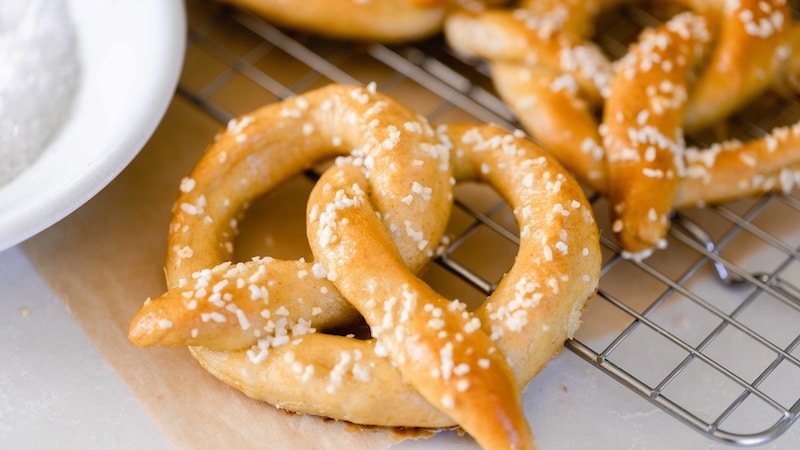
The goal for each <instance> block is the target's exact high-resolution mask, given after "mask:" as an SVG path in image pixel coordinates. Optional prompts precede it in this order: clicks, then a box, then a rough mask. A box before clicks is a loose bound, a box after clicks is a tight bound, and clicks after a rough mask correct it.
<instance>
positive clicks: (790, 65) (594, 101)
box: [444, 0, 800, 259]
mask: <svg viewBox="0 0 800 450" xmlns="http://www.w3.org/2000/svg"><path fill="white" fill-rule="evenodd" d="M622 3H636V2H632V1H630V0H627V1H626V0H588V1H575V0H570V1H561V0H536V1H534V0H531V1H524V2H522V4H521V5H518V7H516V8H514V9H485V10H480V11H470V10H467V9H462V10H460V11H457V12H454V13H452V14H450V15H449V16H448V18H447V20H446V22H445V24H444V29H445V36H446V37H447V39H448V42H449V43H450V45H451V46H452V47H453V48H454V49H455V50H456V51H457V52H460V53H461V54H463V55H465V56H467V57H477V58H483V59H486V60H487V61H488V62H489V65H490V67H491V74H492V77H493V82H494V84H495V86H496V88H497V90H498V92H499V94H500V96H501V97H502V98H503V99H504V100H505V102H506V103H507V104H508V106H509V107H510V109H511V110H512V111H513V112H514V113H515V115H516V116H517V117H518V118H519V120H520V122H521V123H522V124H523V127H524V128H525V129H526V131H528V132H529V133H530V134H531V136H532V137H533V138H534V139H535V140H536V141H537V142H539V143H541V144H542V145H543V147H545V148H546V149H547V150H548V151H550V152H552V153H553V154H554V155H556V157H557V158H558V159H559V160H560V161H561V162H562V163H563V164H564V165H565V166H566V167H567V168H568V169H569V170H570V171H571V172H572V173H573V174H574V175H575V176H576V177H577V178H578V179H579V180H580V181H581V182H583V183H584V184H585V185H587V186H588V187H590V188H592V189H594V190H595V191H598V192H601V193H604V194H606V195H607V197H608V198H609V201H610V205H611V207H610V214H611V220H612V222H611V223H612V229H613V231H614V232H615V233H616V235H617V237H618V240H619V242H620V244H621V246H622V249H623V250H624V253H623V254H624V255H625V256H628V257H631V258H637V259H638V258H645V257H647V256H649V255H650V254H651V253H652V251H653V250H654V249H656V248H659V247H663V246H664V245H666V240H665V237H666V233H667V229H668V227H669V217H670V213H671V212H672V211H673V210H674V209H675V208H680V207H690V206H703V205H707V204H711V203H719V202H724V201H728V200H732V199H737V198H741V197H745V196H750V195H755V194H761V193H765V192H769V191H783V192H788V191H790V190H791V189H792V188H793V186H795V185H796V184H797V183H798V181H799V180H800V125H793V126H783V127H779V128H775V129H774V130H772V131H771V132H770V133H769V134H767V135H765V136H763V137H760V138H757V139H753V140H751V141H748V142H740V141H735V140H729V141H726V142H718V143H713V144H711V145H709V146H707V147H706V148H698V147H693V146H689V145H687V144H686V142H685V139H684V134H685V133H691V132H693V131H697V130H702V129H708V128H709V127H712V126H714V125H715V124H717V123H718V122H719V121H721V120H723V119H725V118H727V117H729V116H730V115H731V114H732V113H734V112H736V111H737V110H738V109H740V108H742V107H743V106H745V105H747V103H748V102H751V101H753V100H754V99H755V98H757V97H758V96H760V95H762V94H763V93H764V92H765V91H767V90H768V89H782V90H786V89H791V90H794V91H795V92H796V88H797V83H796V75H797V73H798V72H797V69H798V67H800V66H798V65H797V64H798V61H797V59H798V58H797V52H796V51H793V50H794V47H796V46H797V44H796V43H797V42H800V41H798V40H797V36H798V31H797V29H796V28H797V27H796V26H793V25H792V23H791V14H790V11H789V9H788V6H787V5H786V2H785V0H737V1H725V0H710V1H706V0H696V1H695V0H681V1H665V2H655V3H658V4H661V5H662V6H663V4H671V6H674V7H679V8H681V9H682V10H685V12H681V13H677V14H675V15H674V16H672V17H671V18H670V19H669V20H668V21H666V22H665V23H663V24H662V25H660V26H657V27H652V28H646V29H645V30H644V31H643V32H642V33H641V34H640V36H639V38H638V41H637V42H635V43H634V44H633V45H632V46H631V47H630V48H629V49H628V52H627V53H626V54H625V55H624V56H623V57H622V58H621V59H619V60H617V61H613V62H612V61H610V60H609V58H608V57H607V56H606V55H604V54H603V53H602V51H601V50H600V49H599V47H598V46H597V45H596V44H594V43H593V42H592V41H591V38H592V37H593V33H594V31H593V30H594V29H593V25H594V21H595V20H596V18H597V16H598V15H599V14H600V13H602V12H603V11H604V10H607V9H609V8H613V7H616V6H618V5H620V4H622ZM638 3H652V2H638ZM598 117H599V118H598ZM704 147H705V146H704Z"/></svg>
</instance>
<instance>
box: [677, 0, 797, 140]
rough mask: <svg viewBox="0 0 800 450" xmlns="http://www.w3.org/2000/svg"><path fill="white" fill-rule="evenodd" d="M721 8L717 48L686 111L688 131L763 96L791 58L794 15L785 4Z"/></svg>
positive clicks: (746, 2) (775, 0)
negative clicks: (790, 28) (790, 24)
mask: <svg viewBox="0 0 800 450" xmlns="http://www.w3.org/2000/svg"><path fill="white" fill-rule="evenodd" d="M691 3H698V2H691ZM718 9H719V10H720V11H719V12H718V14H719V15H720V17H719V18H718V19H717V21H718V22H719V23H720V25H719V30H718V32H717V33H715V34H716V35H717V37H716V40H715V46H714V49H713V52H712V54H711V55H710V59H709V61H708V62H707V63H706V65H705V67H704V70H702V71H701V72H700V75H699V77H698V79H697V80H696V81H695V82H694V83H693V86H692V88H691V92H690V96H689V104H688V105H687V107H686V115H685V118H684V124H685V126H686V130H687V131H689V132H691V131H694V130H698V129H702V128H706V127H708V126H710V125H712V124H714V123H718V122H720V121H721V120H724V119H726V118H727V117H728V116H730V114H731V113H733V112H734V111H736V110H738V109H740V108H741V107H742V106H744V105H746V104H747V103H748V102H750V101H752V100H753V99H754V98H756V97H757V96H758V95H760V94H762V93H763V92H764V91H765V90H767V89H768V88H769V87H770V85H771V84H772V83H773V79H774V78H775V77H776V76H777V74H778V73H779V72H780V69H779V68H780V67H781V66H782V65H783V64H784V62H785V59H786V58H787V55H788V45H787V40H788V32H789V31H788V30H789V22H790V18H791V12H790V11H789V6H788V5H787V3H786V1H785V0H766V1H765V0H740V1H737V2H734V3H730V4H725V6H723V7H721V8H718ZM712 20H713V19H712Z"/></svg>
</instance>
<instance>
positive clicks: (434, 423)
mask: <svg viewBox="0 0 800 450" xmlns="http://www.w3.org/2000/svg"><path fill="white" fill-rule="evenodd" d="M331 105H336V106H335V107H333V106H331ZM301 111H302V113H301ZM322 111H324V112H322ZM300 116H303V117H304V122H303V123H305V124H308V123H313V124H314V131H315V133H303V132H302V131H300V132H298V131H297V130H295V129H294V127H295V126H299V128H300V130H302V129H303V126H302V124H301V123H300V122H299V121H298V120H299V119H298V120H295V119H297V118H298V117H300ZM248 117H252V119H246V118H245V119H241V120H240V121H239V122H235V123H234V124H233V125H232V126H230V127H229V129H228V130H227V131H226V132H224V133H223V134H222V135H221V136H220V137H219V138H218V139H217V141H216V142H215V143H214V145H212V146H211V148H210V149H209V150H208V152H207V153H206V154H205V155H204V156H203V158H202V159H201V161H200V162H199V163H198V165H197V167H196V168H195V170H194V171H193V173H192V175H191V176H190V178H189V179H191V180H194V182H193V183H191V182H187V181H184V183H183V184H184V188H183V189H182V193H181V194H180V196H179V199H178V202H177V205H178V206H177V207H176V209H175V212H174V216H173V223H172V226H171V232H170V246H169V248H168V254H169V257H168V265H167V278H168V285H169V290H168V292H167V293H166V294H165V295H163V296H162V297H160V298H158V299H154V300H150V301H148V302H146V303H145V305H143V307H142V309H141V310H140V312H139V314H138V315H137V317H136V318H134V320H133V322H132V324H131V329H130V337H131V339H132V340H133V341H134V342H135V343H137V344H139V345H178V346H189V347H190V349H191V352H192V354H193V355H194V357H195V358H196V359H197V360H198V361H199V362H200V364H201V365H202V366H203V367H204V368H205V369H207V370H208V371H209V372H210V373H212V374H213V375H214V376H216V377H217V378H219V379H221V380H222V381H224V382H226V383H228V384H230V385H232V386H234V387H235V388H237V389H239V390H241V391H242V392H244V393H245V394H247V395H248V396H250V397H253V398H256V399H259V400H264V401H267V402H269V403H271V404H273V405H275V406H277V407H280V408H286V409H289V410H292V411H296V412H303V413H311V414H317V415H322V416H327V417H333V418H337V419H342V420H348V421H352V422H356V423H363V424H371V425H386V426H404V427H426V428H441V427H448V426H453V425H460V426H461V427H463V428H464V429H465V430H466V431H467V432H469V433H470V434H472V435H473V436H474V437H475V438H476V440H477V441H478V442H479V443H480V444H481V445H482V446H484V447H485V448H532V447H533V446H534V443H533V437H532V434H531V432H530V429H529V426H528V424H527V422H526V419H525V417H524V414H523V413H522V407H521V400H520V387H521V386H524V385H525V384H527V383H528V382H529V381H530V380H531V378H532V377H533V376H535V375H536V373H538V372H539V370H541V368H542V367H543V366H544V365H545V364H546V363H547V361H548V360H549V359H550V358H551V357H552V356H553V355H554V354H556V353H557V352H558V351H559V350H560V349H561V347H562V346H563V343H564V340H565V339H567V338H568V337H570V336H571V335H572V334H573V333H574V332H575V330H576V329H577V327H578V324H579V318H580V314H581V312H582V309H583V307H584V304H585V302H586V301H587V299H588V298H590V297H591V296H592V295H593V293H594V292H595V290H596V288H597V281H598V279H599V268H600V249H599V240H598V235H597V234H598V232H597V227H596V225H595V222H594V218H593V215H592V211H591V207H590V205H589V204H588V202H587V201H586V199H585V197H584V195H583V193H582V191H581V189H580V187H579V186H578V185H577V183H576V182H575V181H574V180H573V179H572V178H571V177H570V176H569V175H568V174H567V173H566V172H565V171H564V169H563V168H562V167H561V166H560V165H559V164H558V163H557V162H555V160H553V159H552V158H551V157H550V156H549V155H547V154H546V153H544V152H543V151H542V150H541V149H540V148H538V147H537V146H536V145H534V144H533V143H532V142H530V141H528V140H526V139H524V138H522V137H519V136H515V135H512V134H509V133H507V132H505V131H503V130H500V129H498V128H495V127H491V126H472V125H454V126H450V127H442V129H441V130H440V132H439V133H438V134H435V133H433V132H432V130H431V129H430V127H429V126H428V124H427V123H426V122H425V121H424V119H421V118H417V117H416V116H415V115H413V114H410V113H409V112H408V111H407V110H405V109H404V108H402V107H401V106H400V105H398V104H397V103H396V102H394V101H392V100H391V99H389V98H388V97H385V96H381V95H380V94H377V93H374V92H370V91H369V90H366V89H362V88H350V87H342V86H336V85H333V86H331V87H327V88H323V89H320V90H317V91H312V92H309V93H307V94H304V95H302V96H299V97H298V98H295V99H291V100H287V101H285V102H282V103H279V104H276V105H272V106H269V107H265V108H263V109H261V110H259V111H257V112H255V113H254V114H252V115H250V116H248ZM310 120H312V121H311V122H309V121H310ZM376 121H377V122H376ZM242 123H246V125H245V126H241V125H239V126H237V124H242ZM290 126H291V127H290ZM348 127H349V128H352V130H351V131H345V130H344V129H343V128H348ZM289 128H291V129H292V130H293V131H288V129H289ZM325 129H328V130H337V133H334V135H335V136H337V137H341V138H342V145H340V146H333V147H335V148H336V149H335V150H331V147H332V146H331V143H330V135H327V136H326V132H325V131H324V130H325ZM307 131H308V130H307ZM298 133H299V135H298ZM317 133H319V134H320V135H321V136H317V135H316V134H317ZM242 135H244V136H245V137H237V136H242ZM312 135H313V137H312ZM357 135H363V136H365V137H363V138H361V139H356V136H357ZM301 136H302V137H301ZM297 139H300V141H298V140H297ZM298 143H301V144H302V145H301V147H302V148H294V147H292V148H293V150H292V151H291V152H289V151H288V150H287V149H288V148H289V146H294V145H298ZM353 144H355V147H357V148H358V150H353V151H350V152H349V153H348V156H347V157H345V158H339V159H338V160H337V161H336V162H335V163H334V164H333V165H332V166H331V167H330V168H328V169H327V170H326V171H325V172H324V173H323V174H322V176H321V177H320V179H319V181H318V182H317V184H316V186H315V187H314V189H313V191H312V193H311V196H310V198H309V206H308V214H307V233H308V237H309V243H310V245H311V248H312V253H313V255H314V262H303V261H277V260H273V259H270V258H257V259H255V260H253V261H249V262H242V263H231V262H224V261H227V259H226V258H228V257H229V251H230V248H229V247H230V246H229V245H225V244H220V243H215V244H206V242H212V241H213V242H218V240H219V239H221V238H229V234H230V233H231V230H230V229H228V228H225V227H219V226H218V224H219V223H220V220H222V221H223V222H226V221H227V219H228V218H229V217H232V216H230V215H231V214H232V213H231V212H230V209H236V208H234V207H233V206H232V205H244V204H246V203H247V202H248V201H250V200H252V199H253V198H254V197H255V196H257V195H260V194H261V193H263V192H265V191H266V190H268V189H270V188H271V187H274V186H275V185H276V183H278V182H279V180H285V179H286V178H287V177H288V176H290V174H291V173H294V172H296V171H297V170H300V168H302V167H306V166H307V165H308V164H310V162H308V160H307V158H308V157H309V155H313V156H315V157H316V156H318V155H321V154H323V153H325V154H328V152H333V153H341V149H343V148H351V147H352V146H354V145H353ZM308 146H311V147H314V146H319V147H324V148H325V150H324V151H323V150H320V149H319V148H317V149H316V150H313V149H312V148H311V147H308ZM267 154H269V155H270V156H269V158H271V159H270V160H269V161H270V164H266V162H267V160H266V157H267V156H266V155H267ZM259 155H263V157H264V158H265V159H263V161H262V160H261V156H259ZM390 155H391V156H390ZM395 158H397V159H395ZM281 159H283V160H284V161H283V162H281ZM301 161H302V162H301ZM262 162H263V164H262ZM218 164H221V165H222V166H224V167H223V168H218ZM212 167H213V169H212ZM287 167H290V168H292V170H293V171H294V172H292V171H286V168H287ZM278 169H280V170H282V171H284V172H282V173H281V174H272V173H271V172H273V171H274V170H278ZM250 170H253V171H254V173H253V174H252V176H250V177H249V178H242V177H243V176H245V175H247V174H249V173H250ZM255 172H257V173H258V174H259V175H260V176H256V173H255ZM451 176H455V177H456V179H458V180H459V181H469V180H482V181H486V182H489V183H491V184H492V186H494V187H495V189H496V190H497V191H498V192H499V193H500V194H501V195H502V196H503V197H504V198H506V200H507V201H508V202H509V204H510V206H511V207H512V208H513V211H514V215H515V218H516V219H517V222H518V224H519V226H520V240H521V242H520V249H519V255H518V257H517V260H516V261H515V263H514V266H513V267H512V268H511V269H510V271H509V272H508V273H507V275H506V276H505V277H504V278H503V280H502V281H501V282H500V284H499V285H498V287H497V289H496V290H495V292H494V293H492V295H490V296H489V298H488V299H487V300H486V302H485V303H484V304H483V305H482V306H481V307H480V308H479V309H478V310H477V311H475V312H469V311H467V310H466V306H465V305H464V304H463V303H461V302H459V301H458V300H448V299H445V298H443V297H442V296H441V295H439V294H438V293H436V292H435V291H433V290H432V289H431V288H430V287H429V286H428V285H426V284H425V283H424V282H422V281H421V280H420V279H419V278H417V277H416V276H415V274H414V273H415V272H416V271H417V270H418V269H419V268H420V267H421V265H422V264H424V262H425V261H427V260H428V259H429V258H430V256H431V255H432V252H431V249H432V248H434V245H435V244H434V241H433V239H434V238H436V237H437V236H441V234H442V229H443V226H444V225H442V224H441V223H440V220H442V218H444V222H446V218H447V211H448V208H449V203H450V201H451V200H452V185H451ZM242 179H244V181H237V180H242ZM265 180H270V181H265ZM186 183H189V184H193V186H191V187H192V189H188V187H187V186H185V184H186ZM229 183H232V184H233V185H234V186H232V187H233V188H235V189H236V190H237V192H236V193H233V192H230V193H227V194H225V195H223V194H222V193H221V192H219V193H217V192H216V190H217V189H221V187H227V186H229ZM201 198H205V200H202V201H201V200H199V199H201ZM188 202H190V203H188ZM216 202H220V203H222V204H224V207H220V208H219V209H217V208H218V207H217V206H216ZM187 203H188V204H192V205H194V206H196V207H197V208H195V209H193V208H187V207H184V206H182V205H184V204H187ZM199 205H202V206H203V208H202V214H198V211H197V209H200V208H199ZM381 205H388V206H383V207H382V206H381ZM187 209H188V210H189V211H188V212H187V211H186V210H187ZM220 210H222V211H224V212H226V214H228V216H224V215H223V216H220V217H217V216H211V215H209V216H208V217H205V216H204V215H203V214H205V213H210V212H215V213H216V212H217V211H220ZM190 213H191V214H190ZM427 216H435V217H436V219H435V220H433V219H431V218H428V217H427ZM417 227H427V228H426V229H424V230H423V229H418V228H417ZM431 228H432V229H433V231H431V230H430V229H431ZM201 241H202V242H201ZM436 243H437V244H438V238H437V239H436ZM404 244H405V245H404ZM187 248H192V249H193V250H195V251H193V252H188V251H187V250H186V249H187ZM212 249H213V250H215V251H216V253H214V252H210V251H209V250H212ZM220 249H222V250H220ZM197 250H202V252H200V251H197ZM223 250H224V251H223ZM225 252H228V253H225ZM296 292H301V293H302V294H301V295H302V297H300V296H299V295H296V294H295V293H296ZM298 297H299V298H301V299H302V301H298V300H297V299H298ZM298 303H299V305H297V304H298ZM320 305H322V306H320ZM323 307H324V308H323ZM353 316H355V317H359V316H361V317H363V318H364V320H366V322H367V324H368V325H369V327H370V331H371V335H372V337H371V338H370V339H355V338H352V337H344V336H337V335H331V334H326V333H324V331H325V330H327V329H330V328H333V327H335V326H340V325H342V324H346V323H348V322H351V321H352V320H353ZM386 404H392V405H393V406H392V408H385V407H384V405H386ZM487 414H488V416H487Z"/></svg>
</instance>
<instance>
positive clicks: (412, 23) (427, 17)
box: [220, 0, 505, 43]
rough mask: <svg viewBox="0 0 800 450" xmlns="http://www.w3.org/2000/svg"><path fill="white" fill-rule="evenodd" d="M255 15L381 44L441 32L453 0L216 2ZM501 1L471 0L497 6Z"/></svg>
mask: <svg viewBox="0 0 800 450" xmlns="http://www.w3.org/2000/svg"><path fill="white" fill-rule="evenodd" d="M220 1H222V2H226V3H230V4H233V5H236V6H239V7H242V8H245V9H248V10H251V11H253V12H255V13H256V14H259V15H261V16H263V17H265V18H267V19H268V20H271V21H273V22H275V23H276V24H279V25H282V26H286V27H290V28H296V29H300V30H304V31H308V32H311V33H315V34H319V35H323V36H328V37H332V38H338V39H359V40H369V41H377V42H384V43H398V42H407V41H414V40H419V39H424V38H427V37H430V36H432V35H434V34H436V33H438V32H439V31H440V30H441V27H442V22H443V21H444V16H445V13H446V11H447V9H448V8H449V6H450V5H451V4H453V3H456V1H457V0H366V1H365V0H305V1H303V3H302V4H298V3H296V2H291V1H287V0H220ZM503 1H505V0H500V1H498V0H475V1H473V2H472V3H476V4H482V3H484V2H486V3H488V4H499V3H502V2H503Z"/></svg>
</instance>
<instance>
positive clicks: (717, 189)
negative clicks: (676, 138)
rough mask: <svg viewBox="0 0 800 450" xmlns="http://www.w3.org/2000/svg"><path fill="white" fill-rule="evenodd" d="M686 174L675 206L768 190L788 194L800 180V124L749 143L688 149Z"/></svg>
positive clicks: (732, 197)
mask: <svg viewBox="0 0 800 450" xmlns="http://www.w3.org/2000/svg"><path fill="white" fill-rule="evenodd" d="M685 158H686V176H685V178H684V179H683V180H682V182H681V184H680V187H679V188H678V193H677V194H676V199H675V206H676V207H687V206H703V205H706V204H712V203H721V202H725V201H729V200H733V199H737V198H742V197H745V196H752V195H758V194H764V193H767V192H784V193H788V192H790V191H791V190H792V188H793V187H794V186H797V185H798V182H800V124H795V125H792V126H787V127H779V128H776V129H774V130H772V132H771V133H770V134H768V135H766V136H764V137H762V138H759V139H754V140H751V141H748V142H741V141H728V142H723V143H721V144H716V145H714V146H712V147H710V148H706V149H698V148H690V149H687V151H686V154H685Z"/></svg>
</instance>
